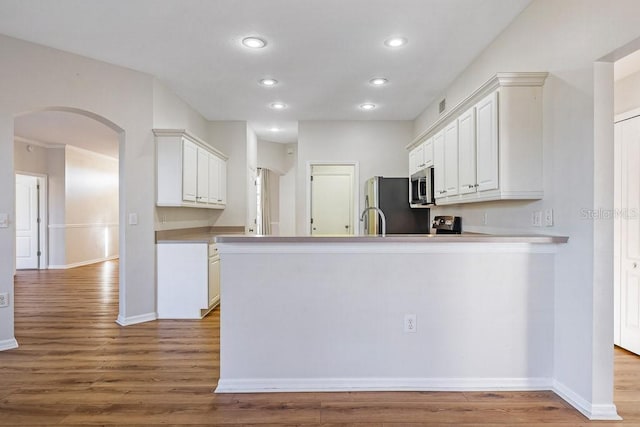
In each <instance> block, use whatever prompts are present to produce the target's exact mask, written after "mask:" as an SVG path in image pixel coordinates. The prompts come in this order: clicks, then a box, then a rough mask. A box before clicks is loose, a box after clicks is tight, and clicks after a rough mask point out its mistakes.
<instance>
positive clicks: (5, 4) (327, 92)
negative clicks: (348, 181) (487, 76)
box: [0, 0, 531, 142]
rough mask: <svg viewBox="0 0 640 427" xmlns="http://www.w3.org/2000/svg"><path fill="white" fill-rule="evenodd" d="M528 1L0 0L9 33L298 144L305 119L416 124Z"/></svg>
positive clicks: (0, 27) (0, 23)
mask: <svg viewBox="0 0 640 427" xmlns="http://www.w3.org/2000/svg"><path fill="white" fill-rule="evenodd" d="M530 1H531V0H260V1H258V0H108V1H107V0H104V1H99V0H56V1H50V0H0V33H3V34H6V35H9V36H12V37H16V38H20V39H24V40H27V41H31V42H35V43H39V44H43V45H46V46H51V47H55V48H58V49H61V50H65V51H69V52H74V53H77V54H80V55H84V56H88V57H91V58H95V59H99V60H102V61H106V62H109V63H113V64H117V65H121V66H124V67H128V68H132V69H135V70H139V71H143V72H146V73H150V74H153V75H155V76H156V77H158V78H159V79H160V80H161V81H163V82H164V83H165V84H166V85H168V86H169V88H171V89H172V90H173V91H174V92H175V93H176V94H178V95H179V96H180V97H182V98H183V99H184V100H185V101H187V102H188V103H189V104H190V105H191V106H193V107H194V108H195V109H196V110H198V111H199V112H200V113H201V114H202V115H204V116H205V117H206V118H207V119H209V120H247V121H249V123H250V124H251V126H252V127H254V128H255V130H256V131H257V133H258V136H259V137H260V138H262V139H266V140H276V141H279V142H290V141H291V140H292V139H293V141H295V138H296V135H297V126H295V127H294V126H292V124H294V123H295V122H296V121H298V120H412V119H414V118H415V117H416V116H417V115H418V114H419V113H420V112H421V111H422V110H423V109H424V108H425V107H426V106H427V105H428V104H429V103H431V102H432V101H433V100H434V97H435V96H438V95H439V94H440V93H442V91H443V90H444V89H445V88H446V87H447V86H448V85H449V84H450V83H451V82H452V81H453V79H454V78H455V77H456V76H457V75H458V74H459V73H460V72H461V71H462V70H463V69H464V68H466V67H467V66H468V64H469V63H470V62H471V61H472V60H473V59H474V58H475V57H476V56H477V55H478V54H479V53H480V52H481V51H482V50H483V49H484V48H485V47H486V46H487V45H488V44H489V43H490V42H491V41H492V40H493V39H494V38H495V37H496V36H497V35H498V34H499V33H500V32H501V31H502V30H503V29H504V28H505V27H506V26H507V25H508V24H509V22H511V21H512V20H513V19H514V18H515V16H516V15H518V14H519V13H520V12H521V11H522V10H523V9H524V8H525V7H526V6H527V5H528V4H529V3H530ZM250 35H257V36H261V37H264V38H265V39H266V40H267V43H268V44H267V46H266V48H264V49H261V50H249V49H247V48H243V47H242V46H241V44H240V40H241V39H242V38H243V37H246V36H250ZM394 35H400V36H403V37H406V38H408V40H409V42H408V44H407V45H405V46H403V47H401V48H396V49H391V48H388V47H386V46H384V44H383V42H384V40H385V39H386V38H388V37H390V36H394ZM377 76H383V77H386V78H387V79H389V83H388V85H386V86H385V87H377V88H376V87H372V86H371V85H369V84H368V81H369V80H370V79H371V78H372V77H377ZM264 77H272V78H275V79H277V80H278V81H279V84H278V85H277V86H275V87H271V88H265V87H261V86H260V85H259V84H258V80H259V79H261V78H264ZM274 101H282V102H285V103H286V104H287V105H288V108H286V109H285V110H282V111H274V110H272V109H270V108H269V104H271V103H272V102H274ZM364 102H373V103H375V104H377V105H378V108H376V109H375V110H373V111H361V110H360V109H359V108H358V105H360V104H362V103H364ZM287 122H288V124H287ZM274 125H275V126H278V127H280V128H282V129H283V130H284V131H281V132H279V136H274V135H273V133H272V132H269V131H264V130H263V129H268V128H271V127H273V126H274Z"/></svg>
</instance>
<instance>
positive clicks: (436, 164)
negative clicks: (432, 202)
mask: <svg viewBox="0 0 640 427" xmlns="http://www.w3.org/2000/svg"><path fill="white" fill-rule="evenodd" d="M445 167H446V166H445V162H444V130H441V131H440V132H438V133H437V134H436V135H435V136H434V137H433V174H434V177H433V191H434V193H435V194H434V197H435V198H436V199H440V198H442V197H446V196H447V190H446V188H445Z"/></svg>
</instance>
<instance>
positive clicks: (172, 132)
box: [152, 129, 229, 160]
mask: <svg viewBox="0 0 640 427" xmlns="http://www.w3.org/2000/svg"><path fill="white" fill-rule="evenodd" d="M152 131H153V134H154V135H155V136H177V137H183V136H185V137H187V138H189V139H190V140H192V141H194V142H196V143H198V144H200V145H203V146H205V147H207V148H208V149H209V150H211V151H212V152H214V153H215V154H217V155H218V156H219V157H222V158H223V160H229V156H227V155H226V154H224V153H223V152H222V151H220V150H218V149H217V148H215V147H213V146H212V145H211V144H209V143H207V142H205V141H204V140H202V139H200V138H198V137H197V136H195V135H194V134H192V133H190V132H189V131H188V130H186V129H152Z"/></svg>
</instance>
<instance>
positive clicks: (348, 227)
mask: <svg viewBox="0 0 640 427" xmlns="http://www.w3.org/2000/svg"><path fill="white" fill-rule="evenodd" d="M354 175H355V173H354V167H353V166H348V165H314V166H313V167H312V170H311V234H312V235H314V236H317V235H353V234H354V229H353V228H354V227H353V209H354V206H353V191H354V189H353V185H354Z"/></svg>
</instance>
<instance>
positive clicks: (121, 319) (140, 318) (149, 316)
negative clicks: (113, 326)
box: [116, 312, 158, 326]
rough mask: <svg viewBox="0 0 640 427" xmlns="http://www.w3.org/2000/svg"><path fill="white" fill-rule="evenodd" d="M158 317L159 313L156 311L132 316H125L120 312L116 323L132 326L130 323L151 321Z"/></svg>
mask: <svg viewBox="0 0 640 427" xmlns="http://www.w3.org/2000/svg"><path fill="white" fill-rule="evenodd" d="M157 319H158V314H157V313H155V312H154V313H145V314H138V315H137V316H130V317H125V316H123V315H122V314H119V315H118V318H117V319H116V323H117V324H118V325H120V326H130V325H136V324H138V323H144V322H151V321H153V320H157Z"/></svg>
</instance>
